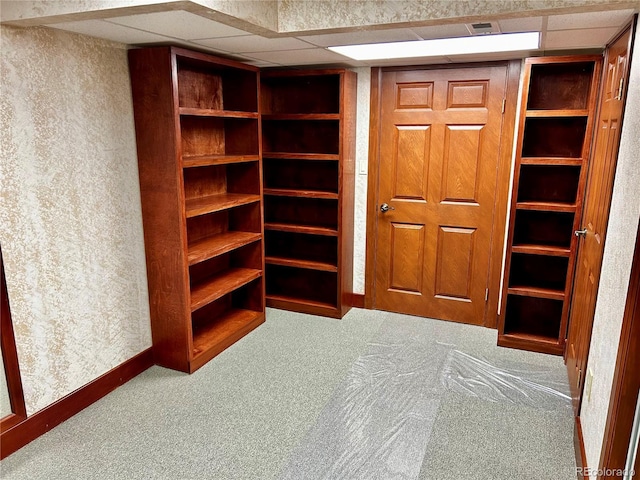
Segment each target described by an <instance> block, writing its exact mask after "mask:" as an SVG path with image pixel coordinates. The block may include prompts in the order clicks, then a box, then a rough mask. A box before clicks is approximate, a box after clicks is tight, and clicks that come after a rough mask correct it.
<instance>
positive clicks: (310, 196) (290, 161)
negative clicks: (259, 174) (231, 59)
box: [261, 69, 356, 318]
mask: <svg viewBox="0 0 640 480" xmlns="http://www.w3.org/2000/svg"><path fill="white" fill-rule="evenodd" d="M355 91H356V76H355V73H353V72H350V71H347V70H343V69H334V70H309V71H301V70H295V71H291V70H287V71H266V72H262V75H261V113H262V151H263V157H264V176H263V179H264V208H265V210H264V216H265V255H266V256H265V261H266V275H265V277H266V295H267V305H269V306H273V307H277V308H284V309H289V310H295V311H300V312H307V313H313V314H318V315H325V316H331V317H338V318H340V317H342V316H343V315H344V314H345V313H346V312H347V311H348V309H349V307H350V305H351V296H352V276H353V195H354V193H353V192H354V160H355V159H354V157H355V143H354V134H355Z"/></svg>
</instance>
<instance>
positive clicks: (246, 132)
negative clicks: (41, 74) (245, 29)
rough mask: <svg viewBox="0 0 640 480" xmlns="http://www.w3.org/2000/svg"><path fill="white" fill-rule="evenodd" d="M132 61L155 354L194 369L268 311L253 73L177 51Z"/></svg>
mask: <svg viewBox="0 0 640 480" xmlns="http://www.w3.org/2000/svg"><path fill="white" fill-rule="evenodd" d="M128 57H129V65H130V66H131V68H130V69H129V71H130V74H131V91H132V99H133V108H134V110H135V113H136V115H135V123H136V125H135V127H136V142H137V145H138V151H137V153H138V155H137V157H138V164H139V171H140V179H139V180H140V185H141V200H142V205H143V209H142V210H143V216H144V227H145V232H144V233H145V253H146V259H147V265H148V267H149V268H148V272H149V275H148V277H149V278H148V283H149V285H148V287H149V295H150V297H151V298H153V301H152V302H151V304H150V317H151V331H152V334H153V357H154V358H153V360H154V362H155V363H156V364H157V365H161V366H163V367H166V368H171V369H174V370H179V371H182V372H186V373H193V372H194V371H195V370H197V369H198V368H200V367H202V366H203V365H204V364H205V363H206V362H207V361H209V360H211V358H213V357H214V356H215V355H217V354H218V353H220V352H221V351H222V350H224V349H225V348H227V347H229V346H230V345H231V344H232V343H234V342H235V341H237V340H239V339H240V338H242V337H243V336H244V335H246V334H247V333H249V332H250V331H251V330H253V329H254V328H255V327H257V326H258V325H259V324H261V323H262V322H264V319H265V314H264V308H265V299H264V285H265V284H264V280H263V278H262V277H263V275H264V268H265V267H264V245H263V241H262V240H263V228H262V225H263V209H262V201H263V196H262V160H261V159H262V156H261V152H262V148H261V146H260V113H259V112H260V110H261V106H260V103H259V100H260V99H259V82H260V71H259V69H258V68H255V67H251V66H248V65H245V64H242V63H239V62H235V61H233V60H227V59H223V58H219V57H215V56H212V55H208V54H205V53H199V52H192V51H189V50H186V49H182V48H177V47H148V48H136V49H132V50H129V52H128ZM170 133H171V134H170ZM174 133H175V135H174ZM176 152H179V153H180V156H178V157H176ZM158 189H160V190H162V192H161V195H158ZM234 207H237V208H234ZM185 246H186V248H187V254H186V255H177V252H182V251H183V250H184V249H185ZM186 272H188V275H186ZM184 305H189V307H187V308H182V307H180V308H177V307H176V306H184Z"/></svg>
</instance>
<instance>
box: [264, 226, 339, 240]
mask: <svg viewBox="0 0 640 480" xmlns="http://www.w3.org/2000/svg"><path fill="white" fill-rule="evenodd" d="M264 229H265V230H278V231H280V232H293V233H309V234H312V235H326V236H328V237H337V236H338V230H336V229H335V228H327V227H315V226H313V225H293V224H291V223H273V222H271V223H265V224H264Z"/></svg>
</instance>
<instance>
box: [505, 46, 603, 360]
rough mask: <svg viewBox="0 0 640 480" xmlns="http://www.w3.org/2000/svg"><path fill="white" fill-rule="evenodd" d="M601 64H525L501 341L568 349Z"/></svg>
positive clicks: (591, 59) (577, 60)
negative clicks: (576, 232)
mask: <svg viewBox="0 0 640 480" xmlns="http://www.w3.org/2000/svg"><path fill="white" fill-rule="evenodd" d="M601 63H602V59H601V57H600V56H566V57H541V58H529V59H527V60H526V62H525V71H524V85H525V88H524V89H523V97H522V105H523V108H522V112H521V116H520V128H519V134H518V146H517V148H518V150H517V156H516V165H515V176H514V185H513V202H512V206H511V220H510V225H509V236H508V240H507V246H508V247H507V260H506V265H505V269H506V272H507V273H506V278H505V284H504V294H503V298H504V299H505V302H506V305H505V308H504V311H503V314H502V315H501V317H500V322H499V335H498V345H502V346H505V347H513V348H520V349H524V350H533V351H539V352H545V353H551V354H558V355H561V354H562V353H563V352H564V346H565V335H566V330H567V321H568V312H569V298H570V293H571V288H572V279H573V271H574V268H575V260H576V248H577V240H576V238H577V237H576V236H575V235H574V231H576V230H578V229H579V225H580V217H581V211H582V202H583V196H584V188H585V179H586V173H587V168H588V163H589V156H590V149H591V137H592V134H593V128H594V119H595V108H596V96H597V89H598V82H599V79H600V69H601Z"/></svg>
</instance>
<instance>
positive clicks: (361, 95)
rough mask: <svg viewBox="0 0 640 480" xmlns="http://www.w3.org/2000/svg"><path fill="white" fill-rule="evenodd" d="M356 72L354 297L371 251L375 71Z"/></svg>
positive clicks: (369, 69)
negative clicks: (371, 117)
mask: <svg viewBox="0 0 640 480" xmlns="http://www.w3.org/2000/svg"><path fill="white" fill-rule="evenodd" d="M353 71H355V72H356V73H357V74H358V99H357V114H356V191H355V212H354V213H355V219H354V239H353V242H354V248H353V291H354V293H361V294H364V267H365V260H366V258H365V257H366V247H367V179H368V177H367V168H368V164H369V160H368V159H369V106H370V95H371V94H370V91H371V68H369V67H362V68H354V69H353Z"/></svg>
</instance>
